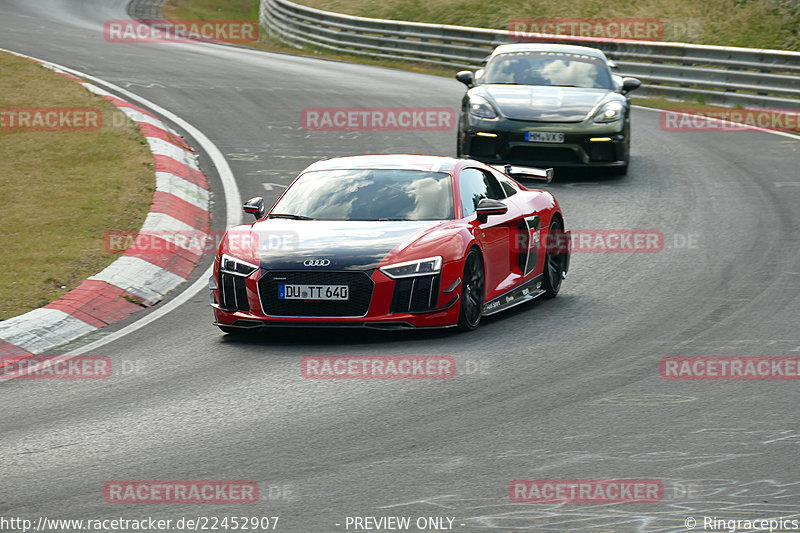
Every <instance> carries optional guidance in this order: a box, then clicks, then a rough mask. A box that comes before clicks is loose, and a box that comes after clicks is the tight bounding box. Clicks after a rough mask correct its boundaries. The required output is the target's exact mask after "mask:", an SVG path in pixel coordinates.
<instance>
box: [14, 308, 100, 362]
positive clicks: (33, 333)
mask: <svg viewBox="0 0 800 533" xmlns="http://www.w3.org/2000/svg"><path fill="white" fill-rule="evenodd" d="M96 330H97V327H95V326H92V325H91V324H87V323H86V322H84V321H83V320H81V319H79V318H75V317H74V316H72V315H70V314H67V313H65V312H64V311H61V310H59V309H47V308H44V307H40V308H39V309H34V310H33V311H29V312H27V313H25V314H23V315H19V316H15V317H12V318H9V319H8V320H3V321H2V322H0V338H2V339H3V340H4V341H6V342H10V343H11V344H13V345H14V346H19V347H20V348H22V349H23V350H25V351H27V352H30V353H34V354H38V353H42V352H46V351H47V350H50V349H52V348H54V347H56V346H59V345H61V344H64V342H67V341H70V340H73V339H77V338H78V337H80V336H81V335H85V334H87V333H91V332H92V331H96Z"/></svg>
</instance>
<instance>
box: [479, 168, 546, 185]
mask: <svg viewBox="0 0 800 533" xmlns="http://www.w3.org/2000/svg"><path fill="white" fill-rule="evenodd" d="M491 167H492V168H493V169H495V170H499V171H500V172H502V173H504V174H506V175H508V176H511V177H512V178H531V179H535V180H542V181H544V182H546V183H550V182H551V181H553V169H552V168H535V167H519V166H516V165H508V164H506V165H503V166H500V165H491Z"/></svg>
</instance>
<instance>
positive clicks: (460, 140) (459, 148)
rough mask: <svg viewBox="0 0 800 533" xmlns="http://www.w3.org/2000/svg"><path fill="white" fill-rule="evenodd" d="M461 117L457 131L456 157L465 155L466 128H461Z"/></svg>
mask: <svg viewBox="0 0 800 533" xmlns="http://www.w3.org/2000/svg"><path fill="white" fill-rule="evenodd" d="M461 124H462V123H461V118H459V119H458V130H456V131H457V133H456V157H464V155H465V154H464V137H465V133H464V130H463V129H461Z"/></svg>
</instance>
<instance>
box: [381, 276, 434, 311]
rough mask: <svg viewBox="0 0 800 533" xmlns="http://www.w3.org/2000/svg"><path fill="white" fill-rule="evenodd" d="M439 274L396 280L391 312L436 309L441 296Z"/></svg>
mask: <svg viewBox="0 0 800 533" xmlns="http://www.w3.org/2000/svg"><path fill="white" fill-rule="evenodd" d="M439 278H440V276H439V274H436V275H435V276H420V277H414V278H405V279H398V280H395V282H394V294H393V295H392V305H391V307H390V309H389V312H390V313H392V314H396V313H424V312H425V311H430V310H432V309H436V303H437V300H438V297H439Z"/></svg>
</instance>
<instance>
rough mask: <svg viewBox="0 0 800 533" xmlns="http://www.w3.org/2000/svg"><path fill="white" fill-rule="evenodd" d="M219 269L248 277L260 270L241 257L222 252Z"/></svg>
mask: <svg viewBox="0 0 800 533" xmlns="http://www.w3.org/2000/svg"><path fill="white" fill-rule="evenodd" d="M219 269H220V270H221V271H223V272H227V273H229V274H235V275H237V276H244V277H247V276H249V275H250V274H252V273H253V272H255V271H256V270H258V267H257V266H255V265H251V264H250V263H248V262H246V261H242V260H241V259H236V258H235V257H231V256H229V255H226V254H222V257H221V258H220V260H219Z"/></svg>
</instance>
